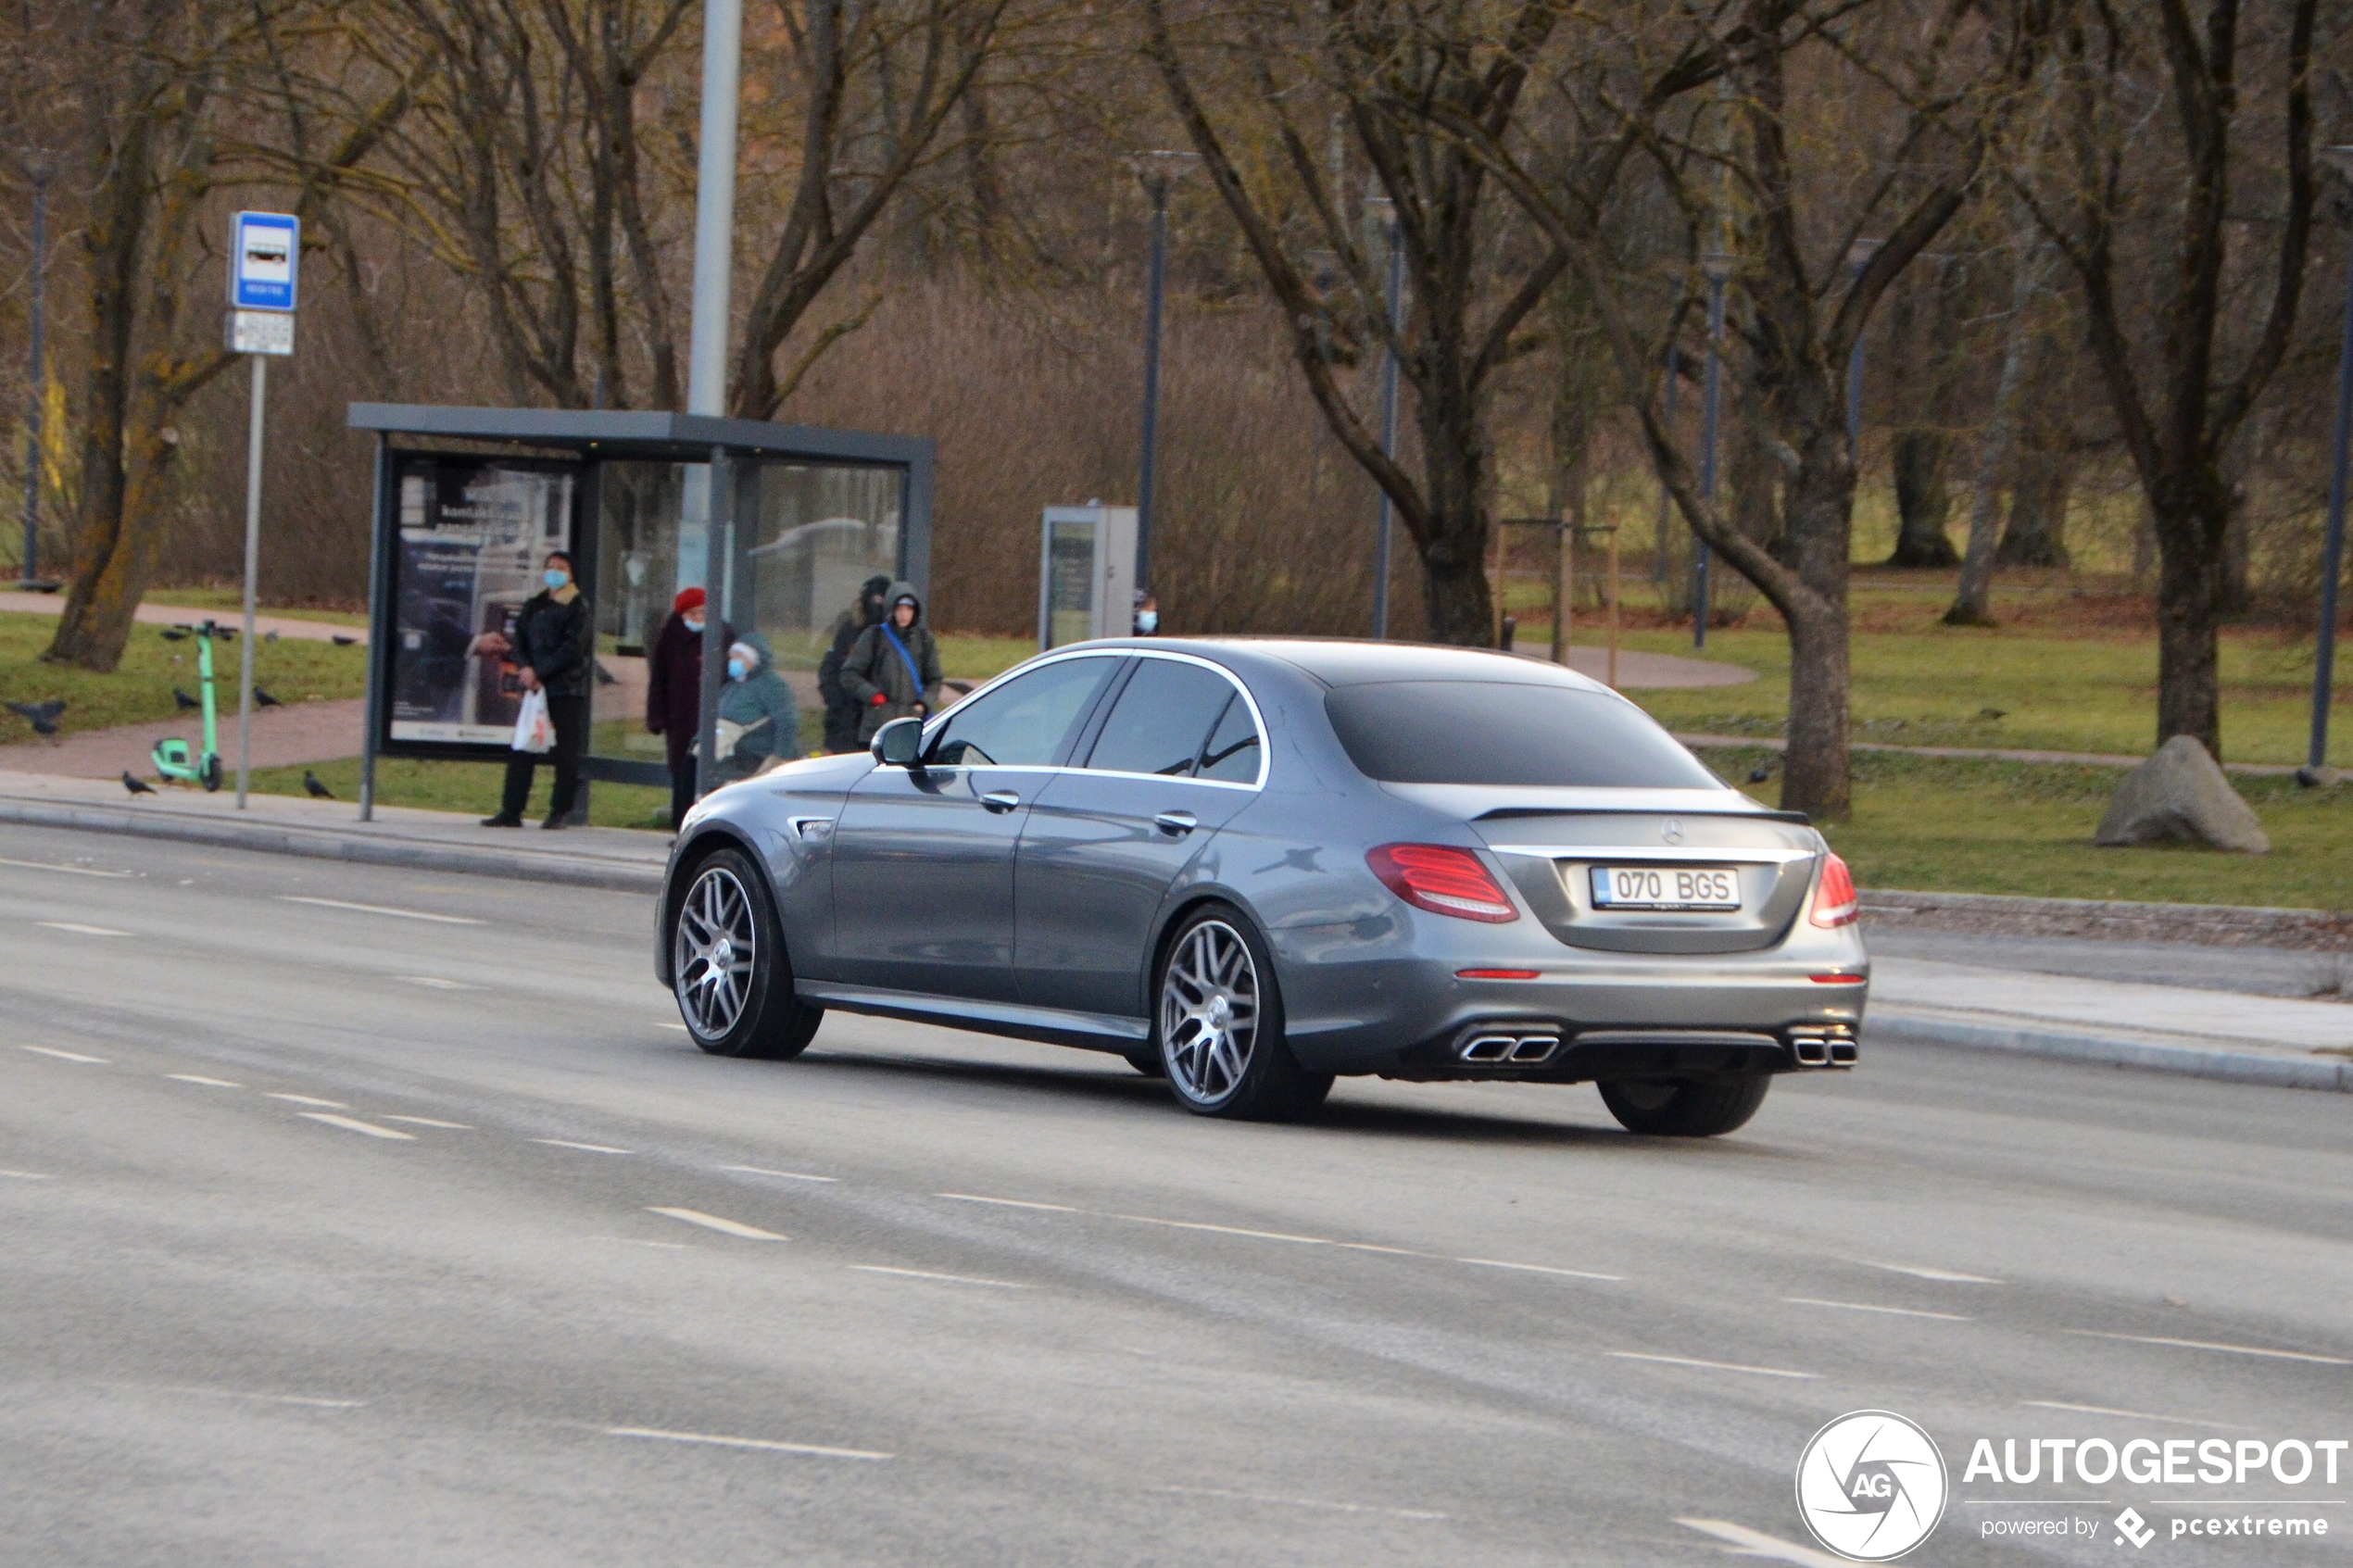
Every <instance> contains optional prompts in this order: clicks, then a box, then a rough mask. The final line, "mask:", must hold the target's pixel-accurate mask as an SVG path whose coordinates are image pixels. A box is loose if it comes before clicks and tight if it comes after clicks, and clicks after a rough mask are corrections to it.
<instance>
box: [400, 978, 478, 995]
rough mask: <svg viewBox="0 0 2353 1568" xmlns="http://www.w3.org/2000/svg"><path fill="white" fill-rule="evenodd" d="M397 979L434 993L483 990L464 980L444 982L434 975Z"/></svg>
mask: <svg viewBox="0 0 2353 1568" xmlns="http://www.w3.org/2000/svg"><path fill="white" fill-rule="evenodd" d="M397 978H399V979H402V980H406V981H407V982H408V983H409V985H422V986H425V987H426V988H428V989H429V990H434V991H479V990H481V989H482V987H481V986H479V985H467V984H466V983H465V982H464V981H462V980H444V979H442V978H441V977H440V976H438V975H434V974H403V975H400V976H398V977H397Z"/></svg>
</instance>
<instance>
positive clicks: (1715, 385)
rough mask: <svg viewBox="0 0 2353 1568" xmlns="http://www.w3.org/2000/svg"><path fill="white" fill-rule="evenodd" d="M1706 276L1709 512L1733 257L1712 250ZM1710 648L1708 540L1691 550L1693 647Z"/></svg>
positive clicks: (1703, 404)
mask: <svg viewBox="0 0 2353 1568" xmlns="http://www.w3.org/2000/svg"><path fill="white" fill-rule="evenodd" d="M1700 267H1701V270H1703V271H1705V273H1706V275H1707V372H1706V374H1705V376H1704V377H1703V378H1702V380H1701V383H1700V425H1701V430H1700V452H1699V494H1700V499H1701V500H1703V501H1705V502H1706V503H1707V505H1708V509H1709V510H1710V511H1713V510H1715V508H1716V423H1717V415H1718V411H1719V409H1720V408H1721V405H1722V402H1723V373H1724V355H1723V343H1724V285H1725V284H1726V283H1728V282H1730V281H1731V276H1732V258H1731V257H1730V256H1728V255H1726V254H1725V253H1724V252H1722V251H1720V250H1711V251H1709V252H1708V253H1707V256H1706V257H1705V259H1703V260H1702V261H1701V263H1700ZM1692 646H1693V647H1695V648H1704V647H1705V646H1707V541H1706V540H1705V539H1702V540H1699V541H1697V542H1696V544H1695V545H1694V546H1693V548H1692Z"/></svg>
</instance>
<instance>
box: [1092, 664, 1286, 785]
mask: <svg viewBox="0 0 2353 1568" xmlns="http://www.w3.org/2000/svg"><path fill="white" fill-rule="evenodd" d="M1233 696H1234V687H1233V683H1232V682H1230V681H1228V680H1227V679H1226V677H1224V676H1223V675H1220V674H1218V673H1217V672H1216V671H1214V670H1204V669H1202V667H1201V666H1200V665H1198V664H1187V663H1183V662H1181V661H1179V660H1177V659H1145V660H1144V661H1143V662H1142V664H1141V666H1140V667H1139V669H1138V670H1137V671H1136V673H1135V676H1134V678H1133V679H1131V680H1129V682H1128V683H1127V687H1126V690H1125V691H1123V692H1121V693H1120V694H1119V700H1118V701H1117V702H1115V703H1114V704H1113V705H1112V709H1111V717H1110V718H1109V719H1107V720H1105V721H1103V733H1102V734H1101V735H1100V736H1098V737H1097V738H1096V741H1095V749H1094V752H1093V754H1092V755H1091V756H1089V757H1088V759H1087V766H1088V767H1089V768H1100V769H1106V770H1110V771H1114V772H1121V773H1161V774H1164V775H1166V776H1167V777H1170V778H1190V777H1191V776H1192V771H1193V767H1194V765H1195V763H1197V762H1198V761H1199V760H1200V759H1201V753H1202V744H1203V743H1204V742H1206V741H1207V740H1208V739H1209V732H1210V730H1211V728H1212V727H1213V726H1214V725H1215V724H1216V722H1217V721H1218V718H1219V717H1220V715H1222V714H1223V713H1224V712H1225V710H1226V704H1227V702H1228V701H1230V700H1231V699H1232V697H1233ZM1256 776H1257V773H1256V771H1255V770H1254V769H1253V770H1252V777H1253V778H1255V777H1256Z"/></svg>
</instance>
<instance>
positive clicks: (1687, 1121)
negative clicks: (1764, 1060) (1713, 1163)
mask: <svg viewBox="0 0 2353 1568" xmlns="http://www.w3.org/2000/svg"><path fill="white" fill-rule="evenodd" d="M1772 1082H1773V1080H1772V1079H1770V1078H1768V1077H1766V1076H1765V1075H1764V1074H1762V1073H1756V1074H1754V1075H1751V1076H1748V1077H1743V1078H1731V1079H1716V1080H1701V1079H1696V1078H1678V1079H1675V1080H1673V1081H1671V1082H1668V1083H1664V1084H1658V1083H1630V1084H1603V1085H1598V1086H1599V1088H1600V1089H1601V1091H1602V1103H1603V1104H1604V1105H1606V1106H1608V1107H1609V1113H1610V1114H1611V1115H1612V1116H1615V1117H1617V1124H1618V1125H1619V1126H1621V1127H1623V1128H1625V1129H1626V1130H1627V1131H1628V1132H1629V1133H1641V1134H1643V1135H1646V1136H1650V1137H1663V1138H1712V1137H1715V1136H1717V1135H1718V1134H1722V1133H1729V1132H1730V1131H1732V1130H1733V1129H1734V1128H1736V1127H1739V1126H1742V1125H1743V1124H1744V1123H1746V1122H1747V1121H1748V1119H1749V1118H1750V1117H1752V1116H1754V1115H1755V1114H1756V1108H1757V1107H1758V1106H1760V1105H1763V1104H1764V1103H1765V1091H1766V1090H1767V1089H1768V1088H1769V1087H1771V1086H1772Z"/></svg>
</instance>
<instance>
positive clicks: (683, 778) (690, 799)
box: [646, 588, 735, 833]
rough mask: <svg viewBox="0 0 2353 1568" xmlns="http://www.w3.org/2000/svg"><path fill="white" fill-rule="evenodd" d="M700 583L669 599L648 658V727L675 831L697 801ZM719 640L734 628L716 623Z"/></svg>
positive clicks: (729, 638)
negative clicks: (666, 777)
mask: <svg viewBox="0 0 2353 1568" xmlns="http://www.w3.org/2000/svg"><path fill="white" fill-rule="evenodd" d="M703 612H704V596H703V591H702V590H701V589H700V588H682V589H680V590H679V593H678V596H677V598H675V599H673V600H672V601H671V606H670V619H669V620H667V621H663V622H662V623H661V634H660V635H658V636H656V637H655V638H654V646H653V652H652V654H651V655H650V656H649V657H648V659H647V660H646V730H647V732H648V734H657V735H660V736H661V738H662V742H663V746H664V749H665V750H666V751H667V752H668V753H669V759H670V827H671V831H672V832H673V833H674V832H676V831H677V829H678V827H679V824H681V823H682V822H685V821H686V810H687V808H689V807H691V806H693V805H694V803H695V757H694V749H693V748H694V744H695V737H696V735H698V734H700V733H701V730H702V618H703ZM719 635H720V637H721V639H722V640H723V641H726V642H733V641H734V640H735V633H734V632H733V631H732V630H731V629H730V628H729V627H728V625H727V623H726V622H725V621H721V622H720V623H719Z"/></svg>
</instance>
